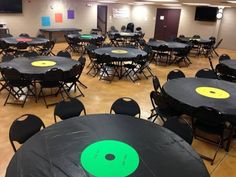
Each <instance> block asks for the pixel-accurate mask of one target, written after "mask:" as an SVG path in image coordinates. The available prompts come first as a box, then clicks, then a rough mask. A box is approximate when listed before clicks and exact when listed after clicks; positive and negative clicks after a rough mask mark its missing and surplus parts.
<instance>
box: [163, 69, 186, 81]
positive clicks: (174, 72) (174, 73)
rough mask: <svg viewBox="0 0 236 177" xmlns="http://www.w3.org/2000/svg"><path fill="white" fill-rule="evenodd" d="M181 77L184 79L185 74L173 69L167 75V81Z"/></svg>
mask: <svg viewBox="0 0 236 177" xmlns="http://www.w3.org/2000/svg"><path fill="white" fill-rule="evenodd" d="M183 77H185V74H184V73H183V72H182V71H181V70H179V69H174V70H172V71H170V72H169V73H168V75H167V81H168V80H172V79H177V78H183Z"/></svg>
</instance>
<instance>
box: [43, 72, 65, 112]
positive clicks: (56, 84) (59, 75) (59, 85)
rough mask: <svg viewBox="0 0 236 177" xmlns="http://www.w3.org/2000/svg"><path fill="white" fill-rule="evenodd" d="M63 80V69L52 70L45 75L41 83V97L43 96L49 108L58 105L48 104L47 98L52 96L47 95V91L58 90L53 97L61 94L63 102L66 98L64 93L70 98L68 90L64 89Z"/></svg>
mask: <svg viewBox="0 0 236 177" xmlns="http://www.w3.org/2000/svg"><path fill="white" fill-rule="evenodd" d="M63 79H64V72H63V71H62V70H61V69H58V68H52V69H50V70H49V71H47V72H46V73H45V75H44V78H43V80H42V81H40V82H39V83H40V91H39V96H40V95H42V97H43V100H44V103H45V105H46V107H47V108H48V106H52V105H55V104H56V103H51V104H48V103H47V101H46V96H51V95H52V94H50V95H46V94H45V92H44V90H45V89H52V88H56V89H57V91H56V93H55V94H53V95H55V96H57V95H58V94H59V93H60V95H61V97H62V99H63V100H64V96H63V93H62V91H64V92H65V93H66V95H67V96H68V97H69V94H68V92H67V90H66V89H65V88H64V82H63Z"/></svg>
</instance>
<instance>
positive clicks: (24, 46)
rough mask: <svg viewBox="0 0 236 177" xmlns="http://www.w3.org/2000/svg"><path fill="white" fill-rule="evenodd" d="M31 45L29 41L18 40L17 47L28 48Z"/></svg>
mask: <svg viewBox="0 0 236 177" xmlns="http://www.w3.org/2000/svg"><path fill="white" fill-rule="evenodd" d="M28 47H29V44H28V43H27V42H21V41H20V42H17V44H16V48H17V49H27V48H28Z"/></svg>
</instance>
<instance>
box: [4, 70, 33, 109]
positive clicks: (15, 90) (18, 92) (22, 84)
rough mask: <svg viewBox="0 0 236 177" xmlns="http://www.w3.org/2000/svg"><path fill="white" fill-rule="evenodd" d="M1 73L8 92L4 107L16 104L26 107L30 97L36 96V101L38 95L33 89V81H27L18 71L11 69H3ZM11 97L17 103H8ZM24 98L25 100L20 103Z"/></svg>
mask: <svg viewBox="0 0 236 177" xmlns="http://www.w3.org/2000/svg"><path fill="white" fill-rule="evenodd" d="M1 73H2V76H3V79H4V81H5V84H6V85H5V86H4V87H5V88H6V89H7V90H8V95H7V98H6V100H5V102H4V106H5V105H6V104H16V105H21V107H24V105H25V102H26V100H27V97H28V96H34V97H35V100H36V94H35V93H34V91H33V89H32V88H33V83H32V81H31V80H28V79H25V78H24V76H23V75H22V74H21V73H20V72H19V71H18V70H16V69H14V68H11V67H6V68H2V69H1ZM24 88H27V90H24ZM30 93H31V94H30ZM10 96H13V97H14V98H15V99H16V101H17V102H8V99H9V97H10ZM22 96H24V98H23V100H22V101H20V99H21V98H22ZM36 101H37V100H36Z"/></svg>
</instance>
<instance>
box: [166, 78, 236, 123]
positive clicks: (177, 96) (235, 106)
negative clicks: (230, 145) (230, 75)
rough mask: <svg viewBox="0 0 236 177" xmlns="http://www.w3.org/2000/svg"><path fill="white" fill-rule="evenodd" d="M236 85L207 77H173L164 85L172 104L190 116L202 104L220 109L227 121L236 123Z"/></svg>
mask: <svg viewBox="0 0 236 177" xmlns="http://www.w3.org/2000/svg"><path fill="white" fill-rule="evenodd" d="M235 90H236V85H235V84H234V83H231V82H227V81H222V80H217V79H205V78H180V79H173V80H170V81H168V82H166V83H165V84H164V85H163V91H164V94H165V96H166V97H167V100H168V101H169V102H170V105H172V107H173V108H174V109H176V110H178V111H181V112H183V113H185V114H188V115H190V116H192V115H193V113H194V111H195V110H196V109H197V108H198V107H200V106H207V107H212V108H214V109H217V110H218V111H220V112H221V113H222V114H223V115H224V117H225V119H226V120H227V121H230V122H232V123H236V92H235Z"/></svg>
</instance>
